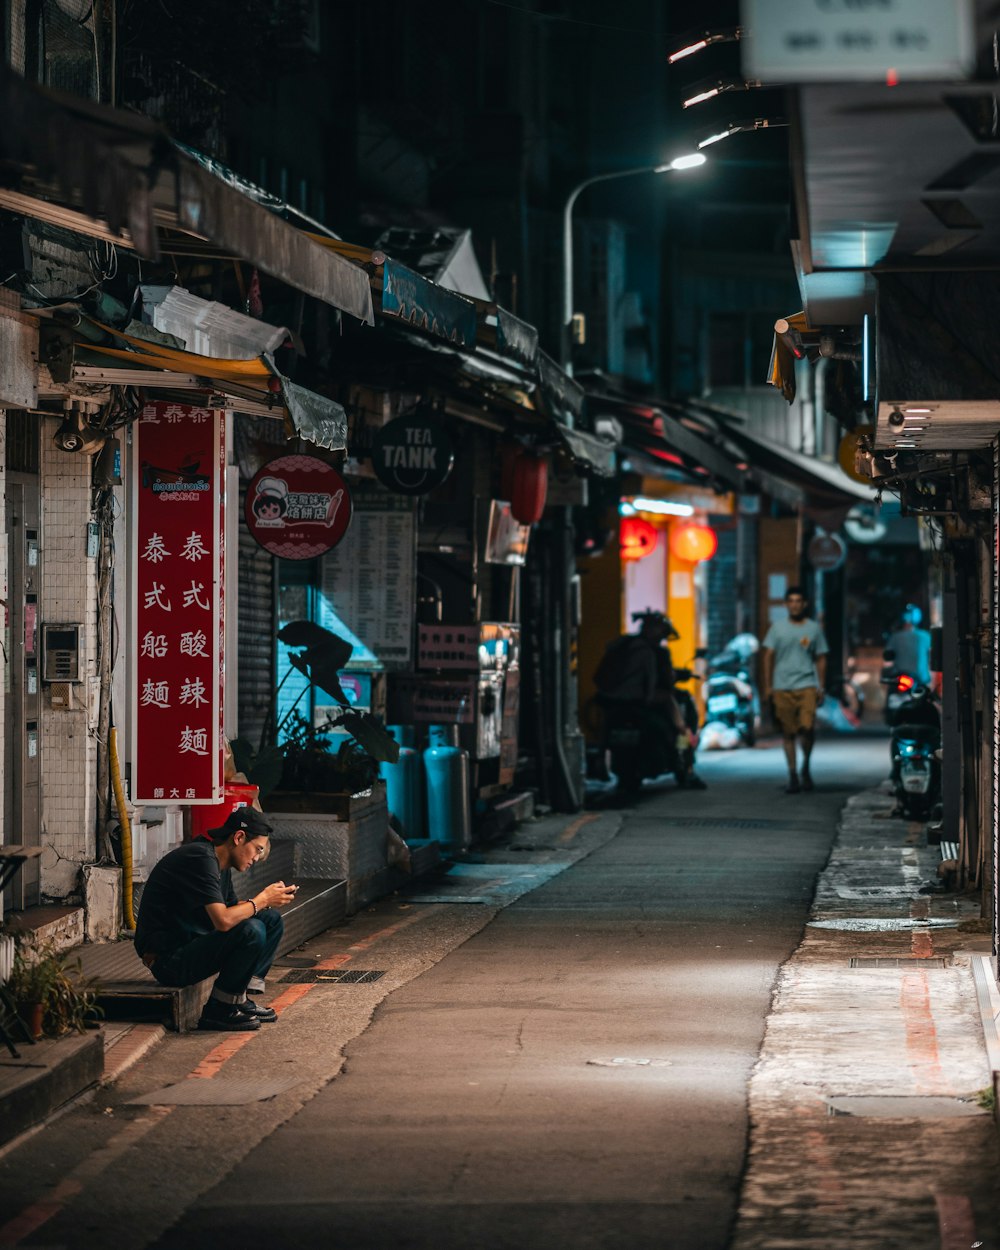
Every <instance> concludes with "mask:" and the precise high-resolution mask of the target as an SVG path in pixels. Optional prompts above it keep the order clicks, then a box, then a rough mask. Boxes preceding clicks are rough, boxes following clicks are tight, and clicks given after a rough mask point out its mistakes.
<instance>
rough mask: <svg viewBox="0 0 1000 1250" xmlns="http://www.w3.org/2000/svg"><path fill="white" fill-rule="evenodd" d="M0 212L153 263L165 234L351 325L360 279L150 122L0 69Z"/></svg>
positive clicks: (361, 306)
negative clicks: (327, 308)
mask: <svg viewBox="0 0 1000 1250" xmlns="http://www.w3.org/2000/svg"><path fill="white" fill-rule="evenodd" d="M0 115H2V116H3V118H4V125H3V126H2V127H0V208H6V209H8V210H10V211H11V212H17V213H22V214H24V215H27V216H31V217H37V218H39V219H40V220H42V221H48V222H50V223H52V224H55V225H59V226H63V227H65V228H67V229H71V230H77V231H79V232H80V233H83V234H89V235H91V236H93V237H97V238H103V239H107V240H108V241H110V242H114V243H115V244H117V245H119V246H122V247H128V248H132V249H134V250H135V251H137V252H138V253H139V254H140V255H142V256H147V257H151V258H156V257H157V256H158V255H159V252H160V243H161V234H162V232H163V231H164V230H173V231H177V232H179V233H181V234H183V235H187V236H189V237H193V238H194V239H196V240H201V241H203V242H206V241H207V242H209V243H211V244H214V245H215V246H216V247H217V248H218V249H220V250H221V251H223V252H224V253H226V254H229V255H232V256H237V257H240V258H242V259H243V260H246V261H248V262H249V263H251V264H253V265H256V266H257V267H258V268H259V269H261V270H263V271H264V272H265V273H267V274H270V275H271V277H273V278H277V279H278V280H279V281H281V282H285V283H287V284H288V285H289V286H292V287H295V288H296V290H299V291H303V292H305V294H307V295H312V296H314V297H315V298H316V299H319V300H322V301H323V302H324V303H327V304H331V305H332V306H333V307H335V308H339V309H341V310H342V311H343V312H346V313H350V314H351V315H352V316H354V317H357V318H358V320H359V321H363V322H367V323H369V324H371V323H372V322H373V320H374V316H373V311H372V295H371V288H370V285H369V281H368V275H367V274H366V273H364V271H363V270H361V269H359V268H358V267H357V266H356V265H353V264H351V262H350V261H348V260H345V259H344V258H343V257H341V256H338V255H337V254H336V253H335V252H331V251H329V250H328V249H325V248H323V247H321V246H319V245H318V244H317V243H316V242H314V240H313V239H312V238H311V237H310V236H309V235H307V234H305V233H304V232H302V231H301V230H297V229H296V228H295V227H294V226H292V225H290V224H289V223H288V222H287V221H284V220H283V219H282V218H281V217H279V216H276V215H275V214H274V213H272V212H270V211H269V210H268V209H267V208H266V207H264V206H263V205H262V204H260V203H257V202H255V201H254V200H253V199H251V198H249V197H248V196H246V195H244V194H242V193H241V192H240V191H239V190H238V189H236V188H235V187H233V186H232V185H230V183H229V182H227V181H226V180H224V179H223V178H220V177H218V176H217V175H216V174H215V173H213V172H212V171H211V169H210V168H208V167H206V166H204V165H202V164H201V163H200V162H199V161H196V160H194V159H193V158H192V157H190V156H188V155H187V154H186V153H185V152H184V151H183V150H181V149H180V148H178V147H177V146H176V145H174V144H173V143H172V142H171V141H170V138H169V136H168V135H167V132H166V131H165V130H164V129H163V128H162V127H161V126H160V125H159V124H157V123H156V122H153V121H151V120H150V119H149V118H146V117H141V116H138V115H136V114H131V113H125V112H122V111H121V110H118V109H112V108H108V107H107V106H106V105H102V104H96V103H94V102H93V101H90V100H84V99H79V98H77V97H75V96H71V95H68V94H66V93H64V92H55V91H50V90H48V89H46V88H41V87H37V86H35V85H34V84H31V83H28V82H25V80H24V79H23V78H21V76H20V75H19V74H17V73H15V72H14V71H13V70H12V69H10V68H9V67H8V66H6V65H3V64H0Z"/></svg>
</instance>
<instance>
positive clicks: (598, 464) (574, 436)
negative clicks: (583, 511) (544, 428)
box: [552, 422, 617, 477]
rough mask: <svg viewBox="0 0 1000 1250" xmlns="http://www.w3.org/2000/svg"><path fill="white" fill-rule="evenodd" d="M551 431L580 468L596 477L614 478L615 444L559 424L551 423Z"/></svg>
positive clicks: (615, 466) (615, 463)
mask: <svg viewBox="0 0 1000 1250" xmlns="http://www.w3.org/2000/svg"><path fill="white" fill-rule="evenodd" d="M552 431H553V433H554V435H555V437H556V438H557V439H558V440H559V442H560V443H561V444H562V445H563V447H565V448H566V450H567V451H568V452H569V454H570V456H572V458H573V459H574V460H575V461H576V463H577V465H578V466H579V467H580V468H582V469H585V470H587V471H588V472H590V473H594V474H596V475H597V477H614V475H615V471H616V469H617V462H616V457H615V452H616V449H617V445H616V444H615V443H613V442H610V441H609V440H608V439H606V438H598V437H597V435H596V434H588V433H586V431H584V430H573V429H570V428H569V427H568V426H565V425H561V424H560V423H559V422H553V425H552Z"/></svg>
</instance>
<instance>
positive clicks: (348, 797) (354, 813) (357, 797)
mask: <svg viewBox="0 0 1000 1250" xmlns="http://www.w3.org/2000/svg"><path fill="white" fill-rule="evenodd" d="M379 785H381V786H382V788H383V794H384V790H385V784H384V782H378V783H376V787H374V788H373V789H371V790H361V791H360V792H359V793H358V794H347V793H345V792H344V791H341V790H312V791H308V792H306V791H304V790H272V791H271V793H270V794H269V795H268V796H267V799H266V800H265V801H264V802H263V803H262V804H261V806H262V807H264V808H265V810H266V811H267V813H268V814H270V813H271V812H308V813H309V814H310V815H314V816H320V815H322V816H333V817H334V818H335V819H336V820H352V819H357V817H358V816H359V815H360V814H361V813H362V812H366V811H367V810H368V809H369V808H370V807H371V806H372V804H373V803H377V802H378V795H377V793H376V789H377V786H379ZM272 823H273V822H272Z"/></svg>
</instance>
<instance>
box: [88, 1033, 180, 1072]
mask: <svg viewBox="0 0 1000 1250" xmlns="http://www.w3.org/2000/svg"><path fill="white" fill-rule="evenodd" d="M166 1035H167V1030H166V1029H165V1028H164V1027H163V1025H162V1024H136V1025H134V1026H133V1027H132V1028H131V1029H130V1030H129V1032H128V1033H127V1034H126V1036H125V1037H123V1038H121V1039H120V1040H119V1041H117V1042H115V1044H114V1045H113V1046H110V1047H109V1048H108V1050H107V1051H106V1053H105V1055H104V1074H103V1075H102V1077H101V1080H100V1084H101V1086H102V1087H104V1086H107V1085H112V1084H113V1083H114V1082H115V1081H117V1080H118V1078H119V1077H120V1076H122V1075H123V1074H124V1073H125V1072H127V1071H128V1070H129V1068H131V1067H134V1066H135V1064H137V1063H138V1062H139V1060H140V1059H144V1058H145V1057H146V1055H148V1054H149V1052H150V1051H151V1050H152V1049H153V1047H154V1046H156V1045H157V1044H158V1043H159V1042H160V1041H162V1039H163V1038H164V1037H166Z"/></svg>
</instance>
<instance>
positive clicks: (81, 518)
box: [40, 420, 97, 898]
mask: <svg viewBox="0 0 1000 1250" xmlns="http://www.w3.org/2000/svg"><path fill="white" fill-rule="evenodd" d="M57 428H58V423H57V422H55V421H53V420H46V422H45V425H44V428H43V430H42V453H41V496H42V515H41V540H42V560H43V567H42V587H41V596H40V598H41V604H40V619H41V621H42V622H43V623H45V622H50V623H51V622H64V623H73V622H82V623H83V624H84V626H85V629H84V630H83V636H82V654H81V675H82V676H83V681H82V682H81V683H80V684H79V685H77V686H74V687H73V700H74V705H73V707H71V708H69V709H66V708H54V707H53V706H52V704H51V702H50V698H49V692H48V688H47V687H43V695H42V713H41V726H40V731H41V732H40V736H41V758H42V843H43V845H44V847H45V851H44V855H43V857H42V893H43V894H44V895H46V896H47V897H49V898H68V897H69V896H70V895H77V894H78V892H79V888H80V881H79V872H80V866H81V864H83V863H85V862H88V861H92V860H94V859H95V858H96V832H95V830H96V794H95V790H96V773H97V739H96V737H95V736H94V735H95V731H96V722H93V723H92V722H91V711H92V705H96V699H95V698H94V697H93V695H94V691H95V684H96V680H97V678H96V674H97V662H96V654H97V646H96V642H97V561H96V560H95V559H92V558H90V557H88V556H87V522H88V521H89V520H90V516H91V513H90V507H91V488H90V475H91V458H90V457H89V456H82V455H69V454H67V453H66V452H63V451H60V450H59V449H58V448H57V447H56V445H55V443H53V441H52V435H53V433H54V432H55V430H56V429H57ZM93 710H95V711H96V706H94V707H93Z"/></svg>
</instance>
